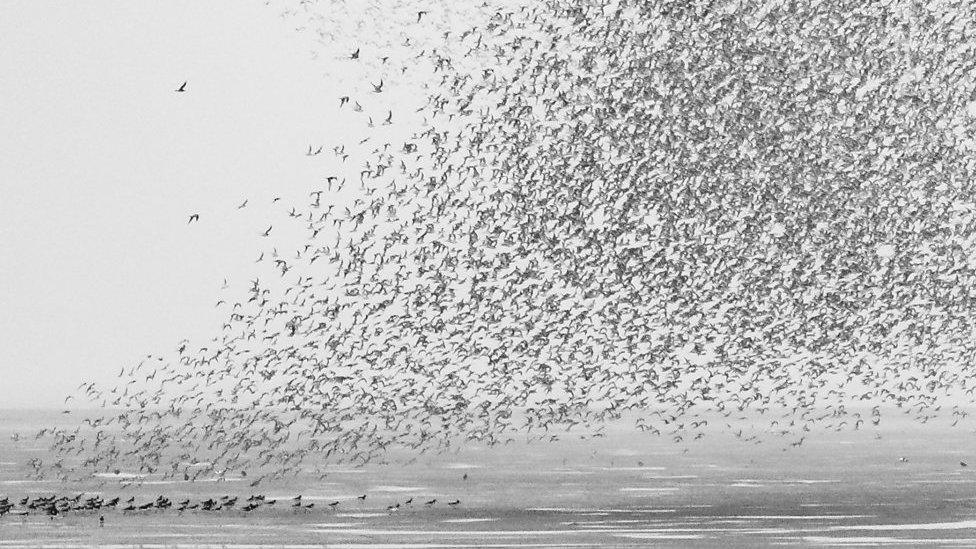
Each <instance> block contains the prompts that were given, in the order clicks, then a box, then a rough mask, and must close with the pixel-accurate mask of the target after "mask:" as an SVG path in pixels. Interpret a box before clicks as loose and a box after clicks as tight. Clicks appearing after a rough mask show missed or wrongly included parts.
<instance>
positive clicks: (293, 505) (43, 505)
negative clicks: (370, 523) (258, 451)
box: [0, 493, 461, 517]
mask: <svg viewBox="0 0 976 549" xmlns="http://www.w3.org/2000/svg"><path fill="white" fill-rule="evenodd" d="M84 496H85V495H84V494H83V493H82V494H76V495H74V496H68V495H56V494H55V495H50V496H38V497H33V498H32V497H30V496H27V497H24V498H21V499H19V500H11V499H10V498H9V497H8V496H4V497H0V517H3V516H4V515H10V516H29V515H32V514H38V515H46V516H50V517H55V516H59V515H65V514H67V513H94V512H104V511H107V510H109V509H112V510H117V511H120V512H122V513H138V512H150V511H154V512H159V511H167V510H174V511H176V512H179V513H183V512H186V511H190V512H193V511H197V512H220V511H242V512H244V513H250V512H252V511H257V510H259V509H272V508H275V509H278V508H282V509H290V510H293V511H305V512H308V511H312V510H313V509H314V508H315V502H310V501H307V499H304V500H303V497H302V495H301V494H299V495H298V496H295V497H292V498H288V499H286V500H284V501H280V503H279V499H278V498H268V497H267V496H265V495H264V494H257V495H253V494H252V495H250V496H249V497H248V498H247V499H245V500H243V501H241V500H240V498H241V496H232V495H224V496H219V497H216V498H215V497H209V498H207V499H201V500H198V501H197V500H191V499H190V498H186V499H183V500H182V501H179V502H175V503H174V502H173V500H171V499H170V498H168V497H166V496H163V495H160V496H158V497H156V499H153V500H149V501H146V502H144V503H140V502H138V501H136V497H135V496H132V497H129V498H128V499H125V500H123V499H122V497H121V496H116V497H114V498H110V499H105V498H104V497H103V496H100V495H95V496H89V497H84ZM356 499H357V500H359V501H360V502H365V500H366V494H363V495H361V496H357V498H356ZM414 499H415V498H414V497H411V498H408V499H406V500H404V501H403V502H402V504H401V502H400V501H397V502H395V503H393V504H391V505H388V506H386V511H387V512H390V513H395V512H397V511H400V510H401V509H405V508H409V507H411V506H422V507H423V508H428V509H429V508H432V507H435V506H437V503H438V501H437V498H430V499H428V500H425V501H422V502H421V501H418V502H417V503H416V504H415V503H414ZM446 504H447V505H448V506H449V507H456V506H458V505H460V504H461V500H460V499H454V500H452V501H447V502H446ZM174 505H175V507H174ZM322 507H324V508H325V509H327V510H332V511H335V510H339V509H340V508H342V502H341V501H339V500H336V501H332V502H330V503H328V504H326V505H324V506H322ZM357 508H359V507H357Z"/></svg>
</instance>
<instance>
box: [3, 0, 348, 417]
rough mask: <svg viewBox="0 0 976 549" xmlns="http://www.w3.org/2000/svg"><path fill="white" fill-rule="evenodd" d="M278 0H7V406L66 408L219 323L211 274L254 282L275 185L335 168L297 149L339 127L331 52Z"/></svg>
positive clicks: (299, 187) (299, 182)
mask: <svg viewBox="0 0 976 549" xmlns="http://www.w3.org/2000/svg"><path fill="white" fill-rule="evenodd" d="M279 11H280V10H279V9H278V8H276V7H269V6H265V5H264V3H263V2H258V1H245V2H240V1H236V2H231V1H220V2H211V1H208V2H199V1H182V2H112V3H109V2H101V3H89V2H85V3H77V2H67V3H65V2H57V3H55V2H39V1H37V0H29V1H15V2H5V3H4V8H3V17H0V36H2V37H3V39H2V40H3V46H2V48H0V75H2V76H0V127H2V128H3V131H2V132H0V151H2V153H0V258H2V260H0V311H2V314H0V348H2V350H3V351H2V354H0V408H4V407H24V406H58V405H59V403H61V402H63V399H64V397H65V395H66V394H67V393H69V392H71V391H73V390H74V388H75V387H77V385H78V384H79V383H80V382H81V381H82V380H86V379H89V380H90V379H96V380H104V379H108V378H111V376H114V375H115V374H117V373H118V371H119V369H120V367H121V366H122V365H123V364H126V365H128V364H132V363H133V362H134V361H138V359H139V358H140V357H141V356H144V355H145V354H146V353H149V352H165V351H170V350H171V349H172V348H174V347H175V345H176V343H177V341H178V340H179V339H180V338H181V337H183V336H195V337H207V336H210V335H213V334H215V333H217V331H219V321H220V320H221V319H222V318H223V314H218V313H217V312H216V311H215V309H214V303H215V300H216V298H217V296H218V295H219V293H220V286H221V283H222V280H223V278H224V277H225V276H226V277H229V278H232V280H233V281H234V282H236V283H237V284H239V285H243V284H246V282H247V281H246V278H245V277H246V276H247V275H248V274H249V273H250V271H252V270H253V269H254V267H253V261H254V259H255V258H254V257H253V256H254V255H256V253H257V251H259V248H260V245H261V243H260V242H258V241H259V237H257V234H258V233H259V232H261V231H263V230H264V229H265V225H264V224H265V222H266V221H267V220H268V219H270V218H274V217H279V216H278V215H277V214H276V213H275V212H274V210H273V209H272V208H273V206H272V205H271V203H270V202H271V197H272V196H275V195H280V196H282V197H284V198H283V200H282V203H279V204H278V205H275V206H274V208H277V207H279V206H280V205H282V204H283V203H285V202H287V200H288V199H293V201H298V200H304V198H302V197H304V196H306V195H307V193H308V189H309V188H312V187H314V186H316V185H317V184H318V183H317V182H318V181H319V180H320V179H321V178H322V175H323V174H324V173H326V172H327V167H326V165H325V164H323V163H321V162H313V161H310V159H308V158H306V157H305V156H304V151H305V150H306V148H307V147H308V145H309V144H310V143H318V144H322V143H324V144H327V145H328V144H329V143H332V142H333V141H334V137H335V135H336V134H339V133H342V131H343V129H342V127H341V123H342V122H341V121H340V120H338V119H336V114H335V113H336V108H335V107H336V105H335V103H334V100H335V98H337V97H338V96H339V95H340V94H339V92H338V86H340V83H339V82H337V81H336V80H335V79H334V78H333V79H330V78H329V77H328V67H327V65H328V60H324V61H323V59H321V58H320V59H313V56H312V55H311V54H310V52H311V51H312V48H311V47H310V43H311V41H310V39H309V37H308V36H307V33H305V34H303V33H301V32H296V31H295V29H294V28H292V27H293V26H294V25H293V24H289V21H288V20H286V19H283V18H282V17H280V16H279ZM184 80H186V81H188V82H189V83H188V85H187V90H188V93H184V94H178V93H174V89H175V88H176V87H177V86H179V85H180V83H182V82H183V81H184ZM244 198H248V199H249V201H250V205H251V206H249V208H248V209H246V210H244V211H238V210H236V206H237V205H238V204H239V203H240V202H241V201H242V200H243V199H244ZM252 206H253V207H252ZM282 207H284V206H282ZM190 213H199V214H200V223H199V224H193V225H190V226H188V225H187V216H188V215H189V214H190Z"/></svg>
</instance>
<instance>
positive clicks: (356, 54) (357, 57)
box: [349, 48, 359, 59]
mask: <svg viewBox="0 0 976 549" xmlns="http://www.w3.org/2000/svg"><path fill="white" fill-rule="evenodd" d="M349 59H359V48H356V51H354V52H352V55H350V56H349Z"/></svg>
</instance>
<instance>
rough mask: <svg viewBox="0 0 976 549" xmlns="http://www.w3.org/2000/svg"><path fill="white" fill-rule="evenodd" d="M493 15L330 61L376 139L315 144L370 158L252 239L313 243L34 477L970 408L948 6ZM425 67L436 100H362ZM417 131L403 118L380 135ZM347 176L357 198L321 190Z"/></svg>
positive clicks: (956, 8)
mask: <svg viewBox="0 0 976 549" xmlns="http://www.w3.org/2000/svg"><path fill="white" fill-rule="evenodd" d="M404 5H407V4H401V6H404ZM404 9H406V8H404ZM480 9H481V12H479V13H482V14H483V20H478V21H477V24H476V25H473V26H471V27H470V28H467V29H466V30H464V31H462V32H457V31H446V32H443V33H442V34H437V40H435V41H429V42H428V43H427V44H425V45H424V46H420V45H418V43H417V42H416V41H415V42H413V43H411V41H410V40H409V39H407V40H405V41H403V42H402V43H401V42H399V41H398V42H397V43H398V44H399V45H398V46H397V47H396V51H395V52H390V53H385V52H380V54H379V55H378V54H377V53H376V51H375V50H374V49H370V48H367V47H366V45H365V44H364V45H363V46H362V47H356V45H355V44H353V47H350V48H349V49H348V51H346V52H345V53H344V54H343V56H344V58H345V59H344V61H343V62H344V63H346V64H349V65H350V66H353V65H356V64H357V63H360V64H361V63H371V65H370V67H371V69H370V72H372V73H374V74H375V76H372V77H371V78H369V79H368V81H364V82H363V83H360V87H359V88H358V89H356V90H355V91H351V92H349V94H344V95H342V96H341V97H337V98H336V105H337V106H338V108H339V109H344V110H347V111H350V115H352V116H358V117H359V119H362V120H364V121H365V119H366V118H368V121H369V122H368V126H367V127H368V130H367V137H366V139H364V140H363V141H360V143H359V147H358V148H357V149H356V150H357V151H360V152H358V153H356V154H351V152H350V151H352V149H353V146H352V145H350V149H346V148H345V146H336V147H335V148H334V149H333V150H332V151H331V152H332V153H333V156H334V157H335V159H337V161H338V162H340V164H341V165H343V166H348V165H351V164H356V166H357V167H358V169H359V170H360V171H359V172H358V173H355V175H349V176H347V175H341V174H340V175H334V176H329V177H328V178H327V179H326V180H325V183H324V184H323V188H322V189H317V190H314V191H313V192H312V193H311V195H310V196H309V200H308V201H307V202H306V203H305V204H301V205H296V206H295V207H293V208H292V209H291V211H290V212H289V213H288V218H287V219H286V220H280V221H275V222H274V223H272V224H271V226H269V227H268V229H267V230H266V231H264V232H263V234H262V235H263V236H269V234H271V230H272V228H273V227H276V226H277V225H278V224H284V223H293V224H297V225H300V226H301V227H302V229H303V230H304V231H305V232H306V234H305V239H304V241H303V242H301V243H300V245H299V246H298V248H297V250H293V251H292V252H290V253H278V250H277V249H275V250H274V252H273V253H272V256H271V258H270V259H266V258H265V254H264V253H262V255H261V256H260V257H259V260H263V261H264V262H265V263H268V262H269V261H272V263H271V264H270V265H269V266H270V267H271V268H273V269H274V270H275V272H276V273H277V274H276V275H275V276H274V278H271V279H269V278H267V277H266V278H264V279H260V278H259V279H256V280H254V281H252V283H251V284H250V286H249V290H248V292H247V293H246V295H245V296H244V297H242V298H240V299H238V300H234V299H233V298H228V299H227V301H226V302H224V301H222V302H221V303H220V305H221V306H223V307H227V309H228V317H227V321H226V323H225V324H224V326H223V329H222V331H221V332H220V334H219V335H218V336H217V337H215V338H214V339H213V340H212V341H210V342H209V343H208V344H207V345H205V346H202V347H200V346H192V347H191V345H190V343H189V342H184V343H182V344H180V346H179V348H178V350H177V351H176V353H175V356H174V357H173V358H166V357H162V356H158V357H157V356H149V357H147V359H146V360H145V361H143V362H142V363H140V364H138V365H135V366H132V367H129V368H125V369H123V371H122V372H121V373H120V378H121V379H120V381H119V384H118V386H116V387H114V388H112V389H107V388H102V387H98V386H96V385H95V384H94V383H88V384H85V385H83V388H82V393H83V395H84V396H85V397H87V398H88V399H90V400H91V401H93V402H96V403H99V404H100V405H102V406H104V407H105V410H104V413H102V414H97V415H94V416H92V417H89V418H86V419H85V425H83V426H79V427H78V428H75V429H69V428H52V429H48V430H47V432H45V433H40V434H39V435H40V436H48V437H53V448H54V450H55V452H56V455H55V456H54V457H53V458H49V459H48V460H47V461H42V460H40V459H38V460H37V461H36V463H34V469H35V471H36V472H37V474H39V475H40V474H45V473H51V472H53V473H55V474H56V475H57V476H59V477H61V478H69V477H77V476H83V475H85V474H91V473H92V472H97V471H109V470H112V469H115V468H118V467H125V468H130V470H134V469H138V470H140V471H142V472H148V473H150V474H152V473H158V474H165V475H169V476H179V475H182V476H183V477H184V478H186V479H189V480H192V479H193V478H196V476H197V475H199V474H208V475H210V474H213V472H214V471H217V472H218V473H220V474H224V473H225V472H226V471H231V470H233V471H236V470H239V469H242V468H246V469H248V470H252V471H259V473H254V474H252V477H251V478H253V479H254V480H253V483H254V484H256V483H258V482H260V481H261V480H266V479H270V478H274V477H280V476H282V475H285V474H290V473H293V472H298V471H299V470H302V469H303V467H308V466H311V465H315V466H322V465H323V464H327V463H336V462H346V463H367V462H369V461H371V460H374V459H377V458H381V457H382V456H384V455H385V454H387V452H388V451H389V450H391V449H393V448H407V449H410V450H411V451H412V452H413V453H415V454H420V453H423V452H426V451H443V450H445V449H448V448H451V447H452V445H454V444H456V443H457V441H460V440H466V441H477V442H480V443H484V444H488V445H493V444H504V443H506V442H510V441H512V440H514V439H515V436H516V435H517V434H525V433H527V434H528V435H529V436H530V437H531V438H538V439H541V440H545V441H552V440H557V439H559V438H561V437H570V436H572V437H577V436H583V437H586V436H600V434H601V425H604V424H605V422H606V421H607V420H610V419H614V418H619V417H621V416H622V415H627V414H634V415H636V417H637V418H638V419H637V426H638V427H639V428H640V429H642V430H645V431H648V432H650V433H657V434H660V435H662V436H663V437H668V438H670V439H673V440H674V441H676V442H686V441H690V440H693V439H696V438H700V436H701V434H702V432H703V429H704V427H705V425H706V424H707V423H708V421H709V420H711V421H713V422H715V421H716V420H715V419H714V418H719V421H721V419H722V418H723V417H724V418H725V421H726V422H728V423H729V425H730V426H731V425H732V423H733V422H734V420H735V419H736V417H738V415H739V414H741V413H745V412H749V411H751V412H759V416H761V417H765V418H767V419H768V422H769V426H768V428H767V429H765V432H766V433H768V434H771V435H780V436H782V437H784V441H786V442H787V443H789V444H793V445H798V444H800V443H802V441H803V438H802V437H803V436H804V433H805V432H806V431H809V430H811V428H814V427H817V426H823V425H829V426H830V428H837V429H843V428H848V427H849V428H852V429H859V428H861V427H862V426H870V425H872V424H873V425H877V424H878V423H879V422H880V421H881V417H880V416H881V414H880V410H881V408H882V407H884V406H885V405H897V406H899V407H901V408H903V409H904V410H905V411H906V412H908V413H910V414H912V415H913V416H914V417H916V419H918V420H920V421H926V420H928V419H929V418H932V417H935V416H937V415H940V414H943V413H948V412H949V409H950V408H949V405H950V404H953V403H954V404H955V405H954V406H952V408H951V411H952V414H954V415H955V416H957V417H956V418H955V419H956V420H958V419H961V417H962V416H964V415H965V413H966V412H965V410H964V408H963V407H962V406H961V405H962V404H966V403H971V402H972V401H973V391H974V389H976V384H974V382H972V381H971V379H972V373H973V372H972V364H973V360H972V359H973V352H974V349H976V339H974V338H973V337H972V334H973V333H974V328H976V325H974V323H973V321H974V319H976V316H974V314H973V313H974V301H973V300H974V297H976V277H974V273H976V248H974V244H976V230H974V229H976V193H974V190H976V189H974V184H973V181H974V176H976V172H974V159H976V155H974V152H976V141H974V140H973V135H974V130H976V102H974V101H976V85H974V81H973V78H974V76H973V75H976V70H974V69H976V51H973V49H974V48H976V41H974V40H973V37H974V34H976V24H974V20H973V13H972V11H971V10H968V9H966V5H965V4H963V3H961V2H953V1H933V2H930V3H928V4H924V3H920V2H914V1H907V0H904V1H903V0H895V1H885V2H880V1H868V2H849V1H843V0H825V1H823V2H817V3H792V2H782V1H775V0H774V1H763V2H758V1H748V0H744V1H740V0H733V1H724V2H723V1H704V0H702V1H694V2H668V1H663V0H662V1H657V0H654V1H647V0H620V1H596V0H585V1H579V0H572V1H568V0H540V1H538V2H528V3H525V4H522V5H516V6H515V7H511V8H505V7H498V8H494V7H487V4H486V5H485V6H482V7H481V8H480ZM424 10H426V11H424ZM435 12H436V8H435V7H433V6H430V7H426V8H423V10H420V9H418V10H413V11H412V12H411V13H409V14H407V15H402V14H401V15H400V16H399V17H401V18H402V19H404V20H406V19H410V21H409V24H412V25H416V26H423V25H429V24H432V23H431V22H430V20H435V19H436V15H437V14H436V13H435ZM404 24H405V25H406V24H407V23H406V22H405V23H404ZM435 34H436V33H435ZM431 40H433V39H431ZM441 43H442V45H439V44H441ZM392 47H393V46H391V48H392ZM367 50H368V51H369V52H371V53H368V54H367ZM418 50H419V51H418ZM405 52H409V53H405ZM390 56H394V58H395V59H397V60H399V61H398V62H397V66H393V63H390V65H389V66H387V62H388V59H389V58H390ZM374 57H375V58H374ZM383 67H386V68H383ZM425 67H426V70H427V71H428V72H427V73H424V72H423V70H424V68H425ZM408 68H410V70H407V69H408ZM413 73H418V74H426V76H425V78H427V79H428V83H427V84H426V86H427V102H426V104H424V105H421V108H420V109H418V110H417V111H415V112H412V113H408V112H404V111H402V110H397V103H396V102H395V100H394V102H393V103H392V105H393V106H391V107H389V108H387V107H386V105H384V106H383V107H382V109H380V110H378V111H377V112H374V107H375V105H377V103H375V102H371V101H373V98H380V97H384V96H387V95H389V94H391V93H395V90H396V86H397V82H398V79H399V78H400V77H403V78H407V77H408V75H410V74H413ZM380 76H382V77H380ZM366 84H369V87H365V85H366ZM409 110H411V111H412V110H413V109H409ZM410 116H413V117H414V118H418V119H419V118H423V123H422V124H421V125H420V129H416V130H415V129H413V128H411V129H410V131H411V132H412V134H410V135H409V137H407V138H405V139H396V140H394V139H389V140H385V139H384V136H388V135H390V134H388V133H387V134H384V133H383V131H382V126H394V125H397V124H398V123H399V124H404V122H401V121H402V120H405V119H406V118H408V117H410ZM316 148H317V150H313V148H312V147H310V148H309V150H308V152H307V153H306V154H308V155H310V156H316V155H318V154H325V155H326V156H329V152H330V151H329V150H328V149H326V151H325V153H322V148H321V147H320V146H318V145H316ZM360 153H361V154H360ZM348 159H351V161H350V162H348V164H347V160H348ZM357 184H358V190H357V193H358V194H357V198H356V199H355V200H354V201H353V202H352V203H351V204H349V205H337V204H336V203H335V202H333V201H331V200H330V196H332V195H333V194H334V193H336V192H337V189H339V188H340V187H343V188H345V187H346V186H349V187H352V186H355V185H357ZM235 204H236V203H235ZM244 205H246V202H245V203H244ZM242 207H243V205H242ZM199 226H200V225H199V223H198V224H196V225H194V227H199ZM261 229H263V227H262V228H261ZM857 403H862V404H863V407H857V406H856V404H857ZM943 404H945V406H946V407H945V409H944V410H943V409H942V406H943ZM865 424H866V425H865ZM82 427H84V429H82ZM740 434H741V430H740ZM757 440H758V439H757ZM71 456H78V458H77V460H78V462H77V463H74V464H73V465H72V466H71V467H70V470H69V467H68V466H67V463H68V462H66V461H65V459H68V458H70V457H71ZM195 462H205V463H207V464H208V465H207V467H197V468H191V467H190V465H189V464H192V463H195ZM255 477H256V478H255ZM249 480H250V479H249Z"/></svg>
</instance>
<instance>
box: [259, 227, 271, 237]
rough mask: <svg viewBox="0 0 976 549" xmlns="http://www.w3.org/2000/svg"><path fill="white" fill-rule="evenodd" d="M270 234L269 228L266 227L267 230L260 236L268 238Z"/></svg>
mask: <svg viewBox="0 0 976 549" xmlns="http://www.w3.org/2000/svg"><path fill="white" fill-rule="evenodd" d="M270 234H271V226H269V227H268V230H267V231H264V232H263V233H261V236H268V235H270Z"/></svg>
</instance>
